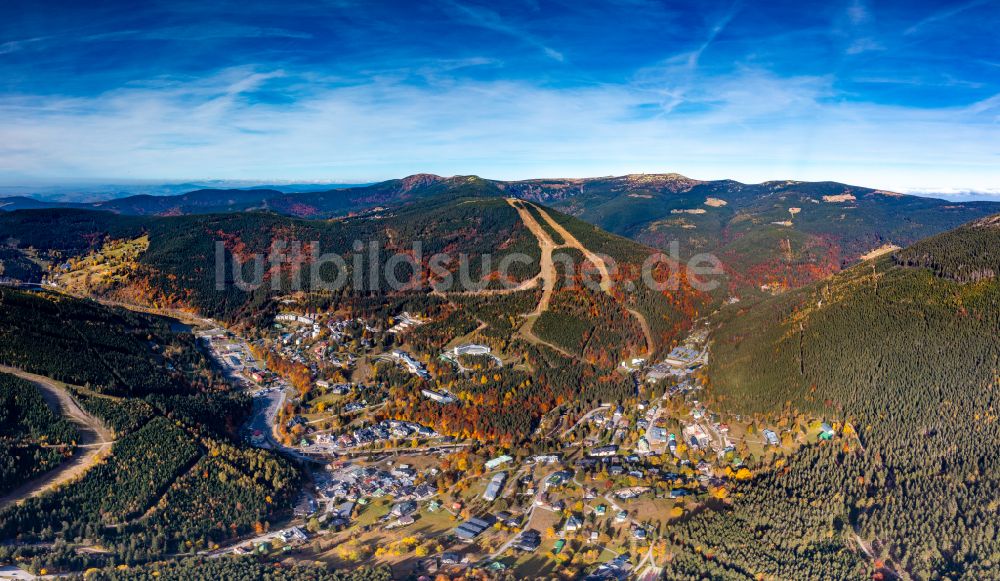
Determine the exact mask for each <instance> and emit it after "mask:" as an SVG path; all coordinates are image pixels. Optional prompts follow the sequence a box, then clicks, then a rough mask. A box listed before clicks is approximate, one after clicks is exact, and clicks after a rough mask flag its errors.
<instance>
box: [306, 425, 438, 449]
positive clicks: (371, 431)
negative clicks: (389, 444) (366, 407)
mask: <svg viewBox="0 0 1000 581" xmlns="http://www.w3.org/2000/svg"><path fill="white" fill-rule="evenodd" d="M438 436H439V434H438V433H437V432H435V431H434V430H433V429H431V428H428V427H427V426H424V425H421V424H418V423H416V422H405V421H402V420H382V421H381V422H379V423H377V424H373V425H370V426H365V427H363V428H358V429H357V430H354V431H353V432H345V433H343V434H341V435H339V436H333V435H331V434H320V435H318V436H316V442H317V443H321V444H329V445H332V446H334V447H336V448H353V447H355V446H364V445H367V444H377V443H379V442H385V441H388V440H397V439H403V438H414V437H419V438H436V437H438Z"/></svg>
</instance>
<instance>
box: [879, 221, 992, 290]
mask: <svg viewBox="0 0 1000 581" xmlns="http://www.w3.org/2000/svg"><path fill="white" fill-rule="evenodd" d="M998 230H1000V216H992V217H989V218H984V219H982V220H977V221H975V222H973V223H971V224H968V225H965V226H962V227H961V228H960V229H959V230H958V232H959V233H960V235H956V233H950V232H949V233H945V234H940V235H938V236H933V237H931V238H928V239H926V240H921V241H920V242H918V243H916V244H914V245H913V246H910V247H909V248H905V249H903V250H900V251H899V252H897V253H896V254H895V255H894V256H893V258H894V259H895V261H896V263H897V264H902V265H905V266H923V267H925V268H929V269H931V270H932V271H934V273H935V274H937V275H938V276H943V277H947V278H950V279H953V280H957V281H959V282H972V281H979V280H987V279H993V278H996V276H997V274H998V273H1000V252H998V249H997V231H998Z"/></svg>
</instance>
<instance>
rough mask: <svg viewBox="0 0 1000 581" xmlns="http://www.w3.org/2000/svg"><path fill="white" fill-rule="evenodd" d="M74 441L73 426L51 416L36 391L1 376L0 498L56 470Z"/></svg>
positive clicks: (28, 384)
mask: <svg viewBox="0 0 1000 581" xmlns="http://www.w3.org/2000/svg"><path fill="white" fill-rule="evenodd" d="M76 438H77V432H76V428H74V427H73V424H71V423H70V422H68V421H67V420H65V419H63V418H61V417H58V416H57V415H56V414H54V413H52V410H51V409H49V406H48V404H46V403H45V399H44V398H43V397H42V394H41V393H39V391H38V388H37V387H35V386H34V385H32V384H31V383H30V382H28V381H25V380H23V379H21V378H19V377H15V376H13V375H9V374H6V373H0V494H3V493H4V492H7V491H8V490H10V489H12V488H14V487H15V486H17V485H19V484H21V483H22V482H25V481H27V480H29V479H30V478H32V477H33V476H37V475H39V474H42V473H44V472H47V471H48V470H51V469H52V468H55V467H56V466H58V465H59V463H60V462H62V461H63V460H65V459H66V458H68V457H69V456H70V455H71V454H72V452H73V444H74V443H75V441H76Z"/></svg>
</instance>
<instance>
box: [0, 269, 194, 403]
mask: <svg viewBox="0 0 1000 581" xmlns="http://www.w3.org/2000/svg"><path fill="white" fill-rule="evenodd" d="M0 363H2V364H4V365H9V366H11V367H16V368H19V369H22V370H24V371H28V372H31V373H38V374H40V375H45V376H47V377H52V378H54V379H57V380H59V381H65V382H67V383H72V384H76V385H81V386H85V387H88V388H91V389H94V390H95V391H99V392H101V393H108V394H114V395H135V394H143V395H144V394H149V393H175V392H181V391H186V390H188V389H190V388H191V387H192V386H191V385H190V380H189V379H188V378H187V377H185V375H184V373H183V370H184V369H186V368H193V367H196V366H198V365H200V364H201V363H203V361H202V358H201V356H200V355H199V354H198V353H197V351H196V350H195V349H194V346H193V338H192V337H191V336H190V335H186V336H182V335H176V334H174V333H171V331H170V328H169V323H168V322H167V321H166V320H165V319H160V318H157V317H152V316H147V315H142V314H137V313H133V312H130V311H126V310H123V309H108V308H105V307H102V306H101V305H99V304H97V303H95V302H92V301H80V300H76V299H70V298H66V297H62V296H60V295H56V294H54V293H42V294H39V293H29V292H23V291H18V290H13V289H8V288H0Z"/></svg>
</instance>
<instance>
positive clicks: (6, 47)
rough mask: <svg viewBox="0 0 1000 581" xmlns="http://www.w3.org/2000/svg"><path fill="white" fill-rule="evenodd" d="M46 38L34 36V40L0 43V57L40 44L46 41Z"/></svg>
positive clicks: (26, 39)
mask: <svg viewBox="0 0 1000 581" xmlns="http://www.w3.org/2000/svg"><path fill="white" fill-rule="evenodd" d="M48 38H49V37H47V36H36V37H34V38H24V39H20V40H8V41H7V42H4V43H0V55H3V54H10V53H12V52H18V51H21V50H24V49H26V48H30V47H32V46H36V45H39V44H41V43H42V42H44V41H46V40H48Z"/></svg>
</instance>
